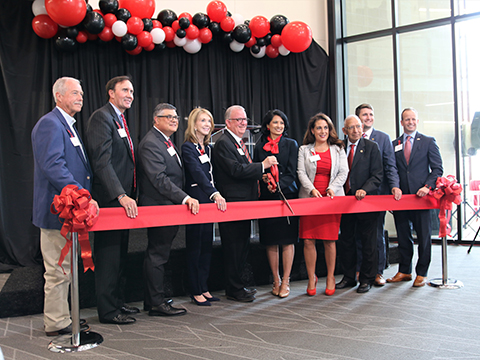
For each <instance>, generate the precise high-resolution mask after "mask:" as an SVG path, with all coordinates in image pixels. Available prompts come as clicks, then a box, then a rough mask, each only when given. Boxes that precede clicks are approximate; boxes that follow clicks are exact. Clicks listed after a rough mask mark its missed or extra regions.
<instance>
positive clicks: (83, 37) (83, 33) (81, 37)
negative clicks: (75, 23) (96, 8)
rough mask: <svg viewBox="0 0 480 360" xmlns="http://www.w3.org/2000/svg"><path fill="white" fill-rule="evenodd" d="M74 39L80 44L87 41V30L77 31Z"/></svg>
mask: <svg viewBox="0 0 480 360" xmlns="http://www.w3.org/2000/svg"><path fill="white" fill-rule="evenodd" d="M76 40H77V42H78V43H80V44H83V43H85V42H87V40H88V34H87V32H86V31H84V30H82V31H79V32H78V35H77V37H76Z"/></svg>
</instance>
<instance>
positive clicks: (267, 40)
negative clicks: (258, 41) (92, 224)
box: [263, 34, 272, 46]
mask: <svg viewBox="0 0 480 360" xmlns="http://www.w3.org/2000/svg"><path fill="white" fill-rule="evenodd" d="M263 38H264V39H265V45H266V46H268V45H270V44H271V43H272V34H267V35H265V36H264V37H263Z"/></svg>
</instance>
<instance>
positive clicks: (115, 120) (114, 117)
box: [106, 103, 133, 161]
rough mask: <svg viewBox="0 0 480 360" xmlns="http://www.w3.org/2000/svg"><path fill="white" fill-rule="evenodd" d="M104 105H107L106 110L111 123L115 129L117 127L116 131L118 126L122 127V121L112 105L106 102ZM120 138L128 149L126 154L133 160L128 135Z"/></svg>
mask: <svg viewBox="0 0 480 360" xmlns="http://www.w3.org/2000/svg"><path fill="white" fill-rule="evenodd" d="M106 106H107V107H108V111H109V112H110V115H112V121H113V125H114V127H115V129H117V131H118V129H119V126H120V127H121V128H122V129H123V121H121V120H120V118H119V117H118V115H117V113H116V112H115V109H114V108H113V106H112V105H111V104H110V103H108V104H107V105H106ZM125 131H126V130H125ZM130 137H131V136H130ZM121 139H122V140H123V143H124V144H125V147H126V148H127V150H128V155H129V156H130V159H132V161H133V156H132V151H131V149H130V144H129V143H128V137H127V136H125V137H123V138H121ZM132 145H133V138H132Z"/></svg>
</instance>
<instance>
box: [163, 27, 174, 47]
mask: <svg viewBox="0 0 480 360" xmlns="http://www.w3.org/2000/svg"><path fill="white" fill-rule="evenodd" d="M163 32H164V33H165V40H164V41H165V42H166V43H168V42H170V41H173V39H174V38H175V31H173V29H172V28H171V27H170V26H165V27H164V28H163ZM174 45H175V44H174ZM167 46H168V45H167Z"/></svg>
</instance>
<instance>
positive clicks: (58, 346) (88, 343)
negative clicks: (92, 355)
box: [48, 331, 103, 354]
mask: <svg viewBox="0 0 480 360" xmlns="http://www.w3.org/2000/svg"><path fill="white" fill-rule="evenodd" d="M72 342H73V335H60V336H57V337H56V338H55V339H53V340H52V341H51V342H50V344H48V350H50V351H53V352H56V353H62V354H63V353H66V352H77V351H84V350H90V349H93V348H94V347H97V346H98V345H100V344H101V343H102V342H103V337H102V335H100V334H97V333H96V332H92V331H86V332H81V333H80V345H78V346H74V345H73V344H72Z"/></svg>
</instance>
